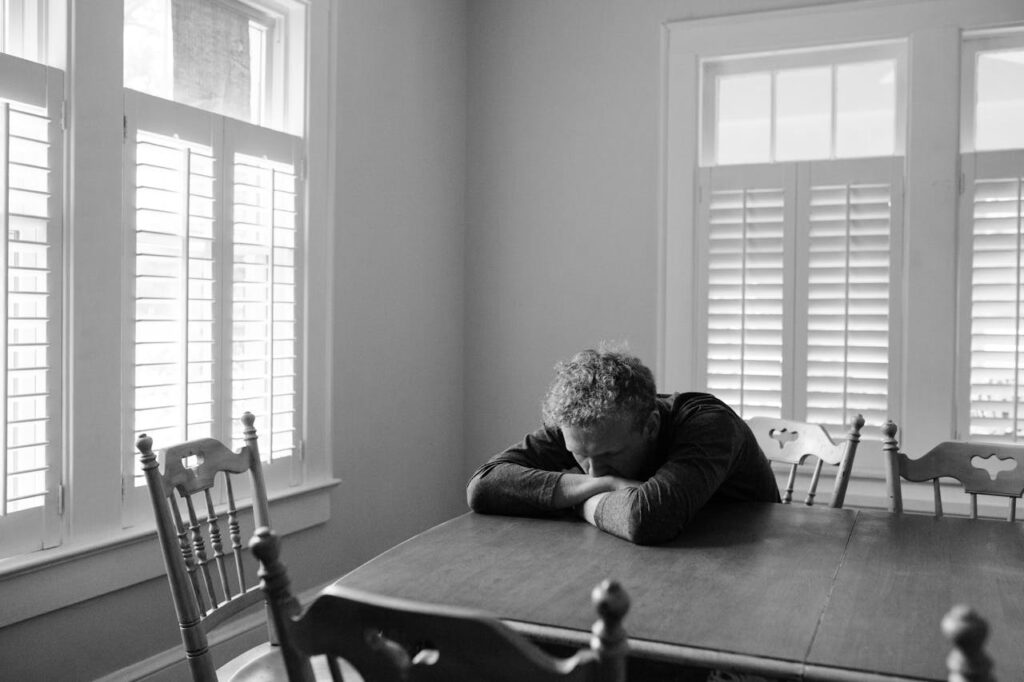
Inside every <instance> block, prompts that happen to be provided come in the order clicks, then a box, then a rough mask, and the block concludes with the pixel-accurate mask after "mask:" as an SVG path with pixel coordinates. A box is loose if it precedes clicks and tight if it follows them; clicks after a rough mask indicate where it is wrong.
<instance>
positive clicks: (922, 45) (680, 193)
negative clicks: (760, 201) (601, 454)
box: [657, 0, 1024, 475]
mask: <svg viewBox="0 0 1024 682" xmlns="http://www.w3.org/2000/svg"><path fill="white" fill-rule="evenodd" d="M1022 20H1024V5H1022V4H1021V3H1020V2H1019V1H1018V0H934V1H924V2H922V1H911V2H905V3H899V4H894V3H891V2H877V1H866V2H858V3H843V4H837V5H829V6H821V7H814V8H804V9H798V10H783V11H771V12H763V13H753V14H746V15H733V16H728V17H716V18H712V19H702V20H695V21H681V22H673V23H669V24H666V26H665V35H664V39H663V41H662V44H663V57H664V60H663V65H664V66H663V68H664V71H663V82H664V84H665V95H664V99H663V116H662V140H663V145H662V149H663V150H664V152H663V158H662V163H663V171H662V178H663V184H662V187H661V197H662V201H663V205H662V210H661V218H662V221H661V222H662V231H661V244H662V248H663V254H662V258H661V262H660V277H659V297H660V300H659V311H660V313H659V320H658V327H659V348H658V363H657V366H658V368H659V376H658V379H659V381H660V382H661V384H662V385H667V386H678V387H692V386H695V385H697V383H698V382H697V378H698V377H697V373H696V369H697V368H698V367H699V366H700V361H701V358H700V356H699V355H698V354H697V352H698V346H699V344H698V343H695V342H694V340H695V338H697V334H699V329H700V324H699V320H698V318H697V312H698V305H699V301H698V293H697V292H699V290H700V282H699V279H698V277H699V270H700V268H699V267H697V261H696V259H697V258H699V256H698V255H697V254H698V253H699V251H698V250H697V244H696V240H697V226H696V220H695V213H694V211H695V207H696V205H697V203H698V197H697V169H698V162H699V151H700V150H699V146H700V145H699V142H700V140H699V131H700V130H701V127H700V117H701V112H700V103H699V98H698V97H697V94H698V93H699V87H700V64H701V60H703V59H708V58H714V57H721V56H726V55H727V54H743V53H751V54H753V53H758V52H761V53H764V52H771V51H776V50H785V49H798V48H806V47H814V46H821V45H833V44H839V45H842V44H850V43H860V42H867V41H872V42H873V41H886V40H900V39H907V40H909V41H910V46H911V50H910V55H911V56H910V61H909V63H908V65H907V68H908V83H909V85H910V93H909V106H908V109H909V111H910V113H911V115H912V114H913V112H914V111H920V110H928V111H929V115H928V116H927V117H919V118H918V119H917V120H913V121H910V122H909V125H908V131H907V139H906V155H907V167H908V170H907V178H906V182H905V192H906V202H905V205H904V210H905V215H904V221H903V222H904V225H905V226H906V227H905V236H904V244H905V246H904V252H903V268H902V276H903V282H902V283H901V285H900V288H901V290H902V291H903V292H904V294H903V295H904V301H903V305H902V306H901V307H902V309H903V310H904V311H905V314H904V316H903V319H902V320H900V321H899V324H900V325H901V329H900V335H901V337H902V339H903V341H902V347H901V348H900V349H899V354H900V356H901V357H902V358H903V359H904V362H903V363H902V367H901V376H899V377H896V381H897V382H898V383H899V385H900V386H901V389H902V391H901V393H902V398H901V400H900V401H899V402H900V404H899V405H898V406H897V409H896V410H895V413H894V414H893V415H892V418H893V419H894V420H898V422H897V423H898V424H899V426H900V437H901V444H902V445H903V446H904V449H905V450H906V451H908V452H923V451H924V448H926V447H929V446H930V445H932V444H934V442H935V440H937V439H941V438H948V437H951V436H952V435H953V433H954V421H955V420H954V410H955V406H954V404H953V402H954V401H953V397H954V393H955V390H954V385H955V371H954V367H955V361H956V360H955V358H956V355H955V350H956V348H955V346H956V344H955V342H954V339H955V336H956V313H955V310H954V305H953V302H954V301H955V300H956V298H957V286H956V278H955V277H954V276H951V273H954V272H955V271H956V262H957V258H956V242H957V209H958V197H957V192H956V181H957V179H958V177H959V174H958V169H957V163H958V158H959V153H960V150H959V146H958V143H957V134H958V132H959V114H960V110H959V102H960V80H959V71H960V58H959V53H960V40H961V30H971V29H978V28H988V27H997V26H1004V25H1012V24H1016V23H1019V22H1021V21H1022ZM919 244H920V246H919ZM924 244H930V245H933V246H934V245H935V244H938V245H939V250H940V253H939V255H938V256H937V257H934V258H919V257H915V255H914V254H915V252H916V249H917V248H920V249H921V250H923V248H924V246H923V245H924ZM922 287H924V288H925V289H927V290H928V293H927V296H925V297H924V298H925V299H926V300H925V301H923V302H922V301H920V300H917V299H910V298H908V297H909V296H912V295H913V294H911V292H913V291H919V290H920V289H921V288H922ZM918 298H920V296H918ZM920 348H928V349H929V353H921V352H917V353H915V352H913V350H914V349H920ZM909 387H913V389H914V390H913V392H910V391H908V390H907V389H908V388H909ZM858 464H859V466H858V469H860V468H862V467H868V468H872V469H880V468H881V453H880V451H879V449H878V447H877V445H876V444H872V443H871V442H870V441H869V442H866V443H865V444H864V445H862V446H861V449H860V450H859V451H858ZM855 475H856V474H855Z"/></svg>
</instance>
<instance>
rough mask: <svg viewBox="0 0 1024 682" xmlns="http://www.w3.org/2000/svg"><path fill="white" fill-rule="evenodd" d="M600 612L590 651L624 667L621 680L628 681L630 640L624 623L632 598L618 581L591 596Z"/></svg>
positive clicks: (606, 582) (603, 583) (600, 587)
mask: <svg viewBox="0 0 1024 682" xmlns="http://www.w3.org/2000/svg"><path fill="white" fill-rule="evenodd" d="M590 599H591V601H592V602H593V604H594V609H595V610H596V611H597V615H598V620H597V621H596V622H595V623H594V627H593V628H591V638H590V648H591V649H592V650H594V651H596V652H597V653H598V655H599V656H600V657H601V658H602V659H605V658H610V659H614V660H616V661H617V662H618V664H619V665H620V666H622V670H621V671H619V672H620V673H621V676H620V677H613V679H624V671H625V668H624V666H625V660H626V650H627V649H628V639H627V637H626V631H625V629H624V628H623V627H622V619H623V618H625V617H626V612H627V611H629V595H628V594H626V590H624V589H623V588H622V585H620V584H619V582H618V581H616V580H603V581H601V583H599V584H598V585H597V586H596V587H595V588H594V590H593V591H592V592H591V594H590Z"/></svg>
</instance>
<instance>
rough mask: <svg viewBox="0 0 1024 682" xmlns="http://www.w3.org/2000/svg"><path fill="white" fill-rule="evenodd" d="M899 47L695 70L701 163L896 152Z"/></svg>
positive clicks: (727, 61)
mask: <svg viewBox="0 0 1024 682" xmlns="http://www.w3.org/2000/svg"><path fill="white" fill-rule="evenodd" d="M903 72H904V60H903V57H902V52H901V46H900V44H899V43H887V44H879V45H871V46H862V47H847V48H830V49H828V50H819V51H813V52H807V51H801V52H789V53H776V54H771V55H753V56H750V55H746V56H740V57H730V58H717V59H714V60H708V61H705V62H704V65H703V74H702V75H703V80H704V86H703V87H704V93H703V113H704V132H703V136H702V139H703V154H702V159H703V165H729V164H745V163H770V162H780V161H797V160H811V159H844V158H860V157H870V156H892V155H894V154H901V153H902V152H903V135H902V128H903V126H902V118H903V113H902V112H903V109H904V103H903V99H904V95H903V89H902V88H900V87H898V85H899V84H900V83H902V82H903V79H904V76H903Z"/></svg>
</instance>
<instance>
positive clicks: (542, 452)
mask: <svg viewBox="0 0 1024 682" xmlns="http://www.w3.org/2000/svg"><path fill="white" fill-rule="evenodd" d="M575 465H576V460H574V459H573V458H572V455H571V454H570V453H569V451H568V450H566V449H565V440H564V439H563V438H562V434H561V432H560V431H559V430H558V429H554V428H545V429H540V430H538V431H535V432H534V433H532V434H530V435H528V436H527V437H526V438H524V439H523V441H522V442H520V443H518V444H516V445H513V446H512V447H510V448H508V449H507V450H505V451H504V452H502V453H500V454H497V455H495V456H494V457H492V458H491V459H490V460H488V461H487V462H486V463H484V464H483V465H482V466H481V467H480V468H478V469H477V470H476V472H475V473H474V474H473V476H472V477H471V478H470V480H469V484H468V485H467V486H466V499H467V502H468V503H469V507H470V509H472V510H473V511H476V512H481V513H484V514H515V515H524V516H546V515H551V514H555V513H557V512H558V511H559V510H561V509H564V508H566V507H571V506H572V504H564V502H565V500H564V499H562V498H561V497H559V498H558V500H557V502H556V491H562V492H563V493H565V494H567V495H570V496H571V495H572V494H573V493H572V490H571V489H568V490H566V489H563V487H568V486H569V484H570V483H571V480H570V481H568V482H566V483H565V484H563V483H561V479H562V477H563V473H562V472H563V471H565V470H567V469H571V468H572V467H574V466H575Z"/></svg>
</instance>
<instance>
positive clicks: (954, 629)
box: [942, 604, 994, 682]
mask: <svg viewBox="0 0 1024 682" xmlns="http://www.w3.org/2000/svg"><path fill="white" fill-rule="evenodd" d="M942 632H943V634H944V635H946V637H947V638H949V640H950V641H951V642H952V643H953V650H952V651H950V652H949V656H948V657H946V667H947V668H948V669H949V681H950V682H992V680H994V678H993V677H992V659H991V658H989V657H988V654H986V653H985V650H984V648H983V647H984V644H985V638H986V637H988V623H986V622H985V620H984V619H983V618H982V617H981V616H979V615H978V614H977V612H975V611H974V609H972V608H971V607H969V606H966V605H964V604H957V605H956V606H954V607H953V608H952V609H950V610H949V613H947V614H946V615H945V616H944V617H943V619H942Z"/></svg>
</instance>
